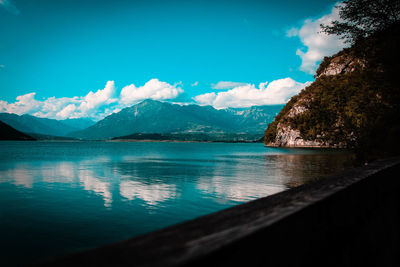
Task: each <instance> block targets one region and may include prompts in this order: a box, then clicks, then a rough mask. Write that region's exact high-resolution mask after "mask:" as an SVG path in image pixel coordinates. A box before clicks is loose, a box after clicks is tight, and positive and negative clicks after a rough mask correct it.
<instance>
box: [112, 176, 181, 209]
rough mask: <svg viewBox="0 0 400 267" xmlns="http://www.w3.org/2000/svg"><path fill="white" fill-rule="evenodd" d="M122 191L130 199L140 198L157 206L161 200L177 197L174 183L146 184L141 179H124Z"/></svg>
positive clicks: (148, 203)
mask: <svg viewBox="0 0 400 267" xmlns="http://www.w3.org/2000/svg"><path fill="white" fill-rule="evenodd" d="M120 193H121V196H123V197H125V198H127V199H129V200H134V199H135V198H139V199H141V200H143V201H145V202H146V204H147V205H150V206H156V205H157V204H159V203H160V202H164V201H166V200H168V199H173V198H176V197H177V190H176V185H174V184H145V183H141V182H139V181H122V182H121V183H120Z"/></svg>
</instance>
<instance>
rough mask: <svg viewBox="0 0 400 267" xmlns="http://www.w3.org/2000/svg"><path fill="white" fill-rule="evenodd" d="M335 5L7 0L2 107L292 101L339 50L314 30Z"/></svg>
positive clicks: (29, 109)
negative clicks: (145, 101) (324, 60)
mask: <svg viewBox="0 0 400 267" xmlns="http://www.w3.org/2000/svg"><path fill="white" fill-rule="evenodd" d="M334 4H335V1H322V0H319V1H289V0H281V1H251V0H247V1H216V0H214V1H152V0H147V1H117V0H115V1H110V0H108V1H85V0H80V1H75V0H69V1H52V0H36V1H33V0H0V89H1V94H0V111H1V112H14V113H17V114H23V113H29V114H34V115H37V116H41V117H50V118H59V119H61V118H66V117H86V116H89V117H93V118H101V117H104V116H105V115H106V114H109V113H111V112H115V111H118V110H120V109H121V108H123V107H125V106H129V105H132V104H135V103H137V102H139V101H140V100H141V99H143V98H153V99H158V100H164V101H171V102H194V103H198V104H203V105H206V104H209V105H213V106H215V107H217V108H224V107H228V106H231V107H241V106H249V105H261V104H274V103H278V102H285V101H287V100H288V98H289V97H290V96H292V95H293V94H295V93H297V92H298V91H299V90H300V89H301V88H303V87H304V86H305V85H307V84H308V83H307V82H309V81H312V80H313V71H314V70H315V67H316V65H315V64H316V63H317V62H318V60H320V58H321V57H322V56H323V54H324V55H329V54H332V53H335V52H337V51H339V50H340V49H341V48H342V47H343V44H342V43H341V41H338V40H337V39H334V38H335V37H327V36H322V37H321V36H319V37H318V36H317V31H318V27H317V26H318V25H319V22H321V21H322V22H325V21H329V20H330V19H332V18H337V14H335V11H334V10H333V9H332V7H333V5H334ZM332 10H333V11H332ZM316 36H317V37H316ZM318 38H319V39H321V40H322V42H321V40H319V41H318ZM332 38H333V39H332ZM274 82H275V84H274ZM235 90H236V91H235ZM268 90H269V92H267V91H268ZM122 91H123V92H124V93H122ZM90 93H91V94H90ZM17 98H19V99H17ZM67 107H68V108H67ZM63 110H64V111H63ZM61 111H63V112H61ZM57 114H58V115H57Z"/></svg>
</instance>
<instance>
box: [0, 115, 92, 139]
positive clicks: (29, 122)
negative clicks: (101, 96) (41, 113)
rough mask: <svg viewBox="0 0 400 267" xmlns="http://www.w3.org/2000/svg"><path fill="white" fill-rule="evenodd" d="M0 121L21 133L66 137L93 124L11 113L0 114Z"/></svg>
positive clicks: (89, 121) (84, 120) (82, 120)
mask: <svg viewBox="0 0 400 267" xmlns="http://www.w3.org/2000/svg"><path fill="white" fill-rule="evenodd" d="M0 121H2V122H4V123H6V124H8V125H9V126H11V127H12V128H14V129H16V130H18V131H20V132H23V133H27V134H31V133H32V134H41V135H51V136H66V135H67V134H68V133H70V132H73V131H78V130H81V129H84V128H87V127H89V126H91V125H93V124H94V123H95V122H94V121H92V120H90V119H66V120H54V119H46V118H38V117H35V116H31V115H28V114H24V115H17V114H12V113H0Z"/></svg>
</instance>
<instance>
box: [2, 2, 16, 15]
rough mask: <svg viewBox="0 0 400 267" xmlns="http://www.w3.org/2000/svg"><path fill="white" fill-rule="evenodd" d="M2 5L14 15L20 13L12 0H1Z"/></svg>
mask: <svg viewBox="0 0 400 267" xmlns="http://www.w3.org/2000/svg"><path fill="white" fill-rule="evenodd" d="M0 7H3V8H4V9H5V10H7V11H8V12H10V13H12V14H14V15H18V14H19V10H18V8H17V7H16V6H15V5H14V4H13V3H12V2H11V1H10V0H0Z"/></svg>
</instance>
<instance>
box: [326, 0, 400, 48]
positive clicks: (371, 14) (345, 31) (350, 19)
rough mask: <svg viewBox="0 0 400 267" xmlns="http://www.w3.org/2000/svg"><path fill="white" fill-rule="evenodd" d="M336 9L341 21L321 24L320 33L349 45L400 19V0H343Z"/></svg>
mask: <svg viewBox="0 0 400 267" xmlns="http://www.w3.org/2000/svg"><path fill="white" fill-rule="evenodd" d="M336 8H338V9H339V16H340V19H341V20H336V21H333V22H332V24H331V25H324V24H321V27H322V31H323V32H325V33H328V34H336V35H339V36H341V38H342V39H345V40H346V41H347V42H350V43H355V42H356V41H357V40H359V39H361V38H364V37H368V36H370V35H371V34H373V33H374V32H376V31H379V30H384V29H386V28H388V27H390V26H391V25H393V24H395V23H399V19H400V0H345V1H343V3H340V4H339V5H337V6H336Z"/></svg>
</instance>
